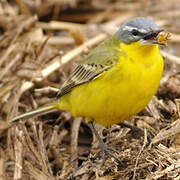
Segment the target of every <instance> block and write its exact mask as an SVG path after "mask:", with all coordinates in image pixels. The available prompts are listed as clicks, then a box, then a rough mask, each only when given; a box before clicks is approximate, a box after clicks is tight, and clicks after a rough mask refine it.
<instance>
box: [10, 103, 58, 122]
mask: <svg viewBox="0 0 180 180" xmlns="http://www.w3.org/2000/svg"><path fill="white" fill-rule="evenodd" d="M57 105H58V102H57V101H55V102H52V103H50V104H45V105H44V106H41V107H39V108H36V109H34V110H32V111H29V112H27V113H24V114H21V115H19V116H16V117H15V118H13V119H10V120H9V123H11V122H14V121H18V120H20V119H25V118H29V117H32V116H38V115H42V114H47V113H50V112H54V111H57V110H58V108H57V107H58V106H57Z"/></svg>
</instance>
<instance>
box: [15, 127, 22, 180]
mask: <svg viewBox="0 0 180 180" xmlns="http://www.w3.org/2000/svg"><path fill="white" fill-rule="evenodd" d="M16 134H18V136H19V137H20V138H21V139H22V138H23V137H22V136H23V131H20V130H18V127H16ZM14 146H15V147H14V149H15V169H14V180H16V179H21V178H22V159H23V157H22V154H23V153H22V152H23V145H22V143H21V142H20V141H19V139H18V138H17V139H16V142H15V143H14Z"/></svg>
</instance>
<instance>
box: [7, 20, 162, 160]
mask: <svg viewBox="0 0 180 180" xmlns="http://www.w3.org/2000/svg"><path fill="white" fill-rule="evenodd" d="M163 31H164V30H163V29H160V28H158V26H157V25H156V24H155V22H154V21H153V20H151V19H148V18H144V17H136V18H132V19H130V20H128V21H126V22H124V23H123V24H122V25H121V26H120V28H119V30H118V31H117V32H116V33H115V34H114V35H113V36H111V37H110V38H108V39H106V40H105V41H103V42H102V43H100V44H99V45H98V46H97V47H96V48H95V49H94V50H92V51H91V52H90V53H89V54H88V55H87V56H86V57H85V58H84V59H83V60H82V62H80V64H79V65H77V67H76V68H75V69H74V70H73V71H72V73H71V74H70V75H69V77H67V79H66V80H65V82H64V83H63V85H62V86H61V88H60V90H59V92H58V96H57V98H56V99H55V100H54V101H53V102H51V103H48V104H45V105H43V106H41V107H39V108H37V109H34V110H32V111H30V112H27V113H24V114H22V115H19V116H17V117H15V118H13V119H11V120H9V123H13V122H15V121H17V120H20V119H23V118H28V117H31V116H34V115H41V114H44V113H48V112H52V111H54V110H57V111H59V110H62V111H70V112H71V113H72V116H74V117H84V118H85V122H86V123H87V124H88V126H89V128H90V129H91V131H92V133H93V134H94V135H95V137H96V138H97V140H98V141H99V146H100V148H101V150H102V153H103V159H104V157H105V156H106V155H109V156H112V157H114V158H115V159H116V160H117V161H120V160H119V158H117V157H116V156H115V155H113V153H112V151H113V152H117V151H116V150H115V149H113V148H111V147H110V146H108V145H107V144H105V143H104V142H103V140H102V139H101V138H100V136H99V134H98V132H97V130H96V129H95V127H94V123H97V124H100V125H102V126H111V125H113V124H119V123H121V122H123V121H124V120H128V118H130V117H131V116H133V115H136V114H137V113H139V112H140V111H141V110H143V109H144V108H145V106H146V105H147V104H148V102H149V101H150V100H151V98H152V96H153V95H154V94H155V93H156V90H157V88H158V85H159V83H160V80H161V77H162V72H163V57H162V55H161V53H160V50H159V45H164V44H165V42H164V41H163V39H162V36H160V34H161V32H163ZM159 37H161V38H160V40H159V41H158V38H159Z"/></svg>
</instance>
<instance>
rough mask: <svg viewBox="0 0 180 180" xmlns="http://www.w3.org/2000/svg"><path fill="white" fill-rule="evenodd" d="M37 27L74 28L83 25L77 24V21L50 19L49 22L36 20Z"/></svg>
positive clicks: (52, 28) (53, 28)
mask: <svg viewBox="0 0 180 180" xmlns="http://www.w3.org/2000/svg"><path fill="white" fill-rule="evenodd" d="M36 26H37V27H40V28H43V29H49V30H62V29H64V30H69V31H71V30H73V29H76V28H80V29H81V28H83V27H84V25H82V24H78V23H71V22H60V21H51V22H50V23H44V22H37V23H36Z"/></svg>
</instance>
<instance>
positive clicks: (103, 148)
mask: <svg viewBox="0 0 180 180" xmlns="http://www.w3.org/2000/svg"><path fill="white" fill-rule="evenodd" d="M88 126H89V128H90V129H91V131H92V133H93V134H95V136H96V138H97V140H98V141H99V146H100V148H101V151H102V156H103V162H102V164H104V161H105V156H111V157H113V158H114V159H115V160H116V161H117V162H118V163H121V161H120V159H119V158H117V157H116V156H115V155H114V154H113V153H112V152H116V153H119V152H118V151H117V150H115V149H113V148H111V147H109V146H108V145H106V144H105V143H104V142H103V140H102V139H101V137H100V136H99V134H98V132H97V131H96V129H95V128H94V125H93V122H88Z"/></svg>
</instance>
